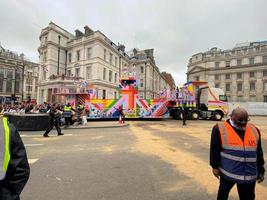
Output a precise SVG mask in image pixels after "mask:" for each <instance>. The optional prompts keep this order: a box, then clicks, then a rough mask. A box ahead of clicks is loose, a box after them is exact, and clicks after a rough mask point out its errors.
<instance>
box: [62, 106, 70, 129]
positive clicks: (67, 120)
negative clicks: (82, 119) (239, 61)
mask: <svg viewBox="0 0 267 200" xmlns="http://www.w3.org/2000/svg"><path fill="white" fill-rule="evenodd" d="M63 116H64V118H65V128H68V127H69V126H70V125H71V118H72V108H71V106H70V103H67V105H65V106H64V109H63Z"/></svg>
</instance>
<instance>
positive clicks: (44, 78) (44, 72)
mask: <svg viewBox="0 0 267 200" xmlns="http://www.w3.org/2000/svg"><path fill="white" fill-rule="evenodd" d="M42 80H46V69H45V68H44V69H43V79H42Z"/></svg>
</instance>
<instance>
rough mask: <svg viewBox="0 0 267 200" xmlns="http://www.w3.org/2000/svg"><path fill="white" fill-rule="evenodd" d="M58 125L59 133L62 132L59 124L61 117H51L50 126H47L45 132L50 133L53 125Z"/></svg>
mask: <svg viewBox="0 0 267 200" xmlns="http://www.w3.org/2000/svg"><path fill="white" fill-rule="evenodd" d="M54 126H55V127H56V129H57V134H60V133H61V129H60V126H59V119H50V121H49V126H48V127H47V129H46V131H45V134H46V135H48V133H49V132H50V131H51V130H52V129H53V127H54Z"/></svg>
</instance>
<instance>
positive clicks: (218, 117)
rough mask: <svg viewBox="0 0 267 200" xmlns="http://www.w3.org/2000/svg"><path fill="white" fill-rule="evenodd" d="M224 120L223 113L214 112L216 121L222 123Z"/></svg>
mask: <svg viewBox="0 0 267 200" xmlns="http://www.w3.org/2000/svg"><path fill="white" fill-rule="evenodd" d="M222 118H223V113H222V112H221V111H215V112H214V120H215V121H221V120H222Z"/></svg>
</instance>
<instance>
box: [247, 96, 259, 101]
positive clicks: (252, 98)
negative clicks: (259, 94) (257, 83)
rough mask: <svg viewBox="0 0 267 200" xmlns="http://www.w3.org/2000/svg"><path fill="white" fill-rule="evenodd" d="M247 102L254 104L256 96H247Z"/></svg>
mask: <svg viewBox="0 0 267 200" xmlns="http://www.w3.org/2000/svg"><path fill="white" fill-rule="evenodd" d="M249 101H250V102H256V101H257V100H256V96H254V95H253V96H249Z"/></svg>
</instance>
